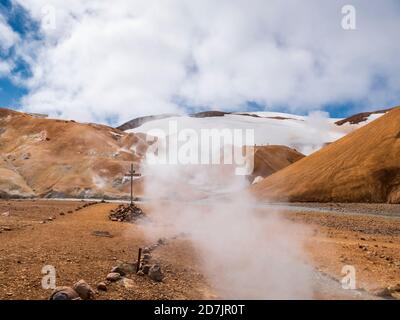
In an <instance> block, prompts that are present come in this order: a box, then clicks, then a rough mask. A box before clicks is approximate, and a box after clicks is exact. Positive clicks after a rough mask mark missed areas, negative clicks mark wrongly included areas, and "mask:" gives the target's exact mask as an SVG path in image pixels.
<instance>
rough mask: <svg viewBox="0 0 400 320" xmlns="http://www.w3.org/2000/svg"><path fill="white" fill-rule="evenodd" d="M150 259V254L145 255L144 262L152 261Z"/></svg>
mask: <svg viewBox="0 0 400 320" xmlns="http://www.w3.org/2000/svg"><path fill="white" fill-rule="evenodd" d="M150 259H151V255H150V254H148V253H146V254H144V255H143V260H145V261H150Z"/></svg>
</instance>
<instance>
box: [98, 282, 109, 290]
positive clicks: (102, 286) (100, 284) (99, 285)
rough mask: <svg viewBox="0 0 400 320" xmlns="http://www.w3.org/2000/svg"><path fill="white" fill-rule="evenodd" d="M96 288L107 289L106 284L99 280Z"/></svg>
mask: <svg viewBox="0 0 400 320" xmlns="http://www.w3.org/2000/svg"><path fill="white" fill-rule="evenodd" d="M97 290H100V291H107V285H106V284H105V283H104V282H99V283H98V284H97Z"/></svg>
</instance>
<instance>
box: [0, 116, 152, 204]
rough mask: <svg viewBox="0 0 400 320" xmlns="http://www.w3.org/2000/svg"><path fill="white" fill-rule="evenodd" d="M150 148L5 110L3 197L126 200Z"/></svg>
mask: <svg viewBox="0 0 400 320" xmlns="http://www.w3.org/2000/svg"><path fill="white" fill-rule="evenodd" d="M146 149H147V144H146V142H145V136H144V135H141V134H137V135H135V134H127V133H125V132H123V131H120V130H116V129H113V128H110V127H107V126H103V125H95V124H82V123H76V122H74V121H64V120H52V119H40V118H36V117H33V116H30V115H27V114H24V113H20V112H15V111H12V110H8V109H0V173H1V175H0V196H2V197H6V196H8V197H30V196H41V197H77V198H85V197H124V196H127V195H128V192H129V183H128V181H126V179H125V178H124V174H125V173H126V172H127V171H128V169H129V167H130V163H132V162H133V163H134V164H135V165H136V167H138V165H139V163H140V161H141V159H142V157H143V154H144V153H145V151H146ZM136 187H137V188H138V190H139V188H140V183H136Z"/></svg>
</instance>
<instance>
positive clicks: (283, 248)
mask: <svg viewBox="0 0 400 320" xmlns="http://www.w3.org/2000/svg"><path fill="white" fill-rule="evenodd" d="M141 170H142V172H143V173H144V176H145V180H144V181H145V184H144V196H145V197H146V198H149V199H152V201H151V204H150V206H151V211H150V214H151V219H152V222H153V225H152V227H149V226H148V225H147V224H146V228H144V230H145V231H147V232H148V236H149V238H154V237H165V236H166V237H168V236H172V235H176V234H180V233H185V234H187V235H188V237H189V239H190V240H191V241H192V243H193V246H194V249H195V252H197V253H198V254H199V255H200V259H199V260H200V261H201V263H202V266H201V267H202V270H204V272H205V275H206V276H207V278H208V280H209V281H210V283H211V285H212V288H213V290H215V293H216V295H217V296H218V297H220V298H226V299H229V298H230V299H309V298H312V294H313V291H312V289H313V288H312V281H311V278H312V272H313V271H312V268H311V267H310V265H309V264H308V263H307V255H306V254H305V251H304V248H303V245H304V241H305V239H306V237H307V235H308V230H307V229H306V228H305V227H303V226H299V225H295V224H293V223H292V222H289V221H288V220H285V219H284V218H282V217H281V216H280V215H279V213H277V212H274V211H273V210H270V211H269V212H268V213H267V214H266V213H265V211H264V212H263V213H261V212H258V211H257V202H256V201H255V200H254V199H253V198H252V197H251V196H250V195H249V194H247V192H246V191H245V190H244V187H245V185H247V184H248V182H247V181H245V179H246V178H245V177H244V176H240V177H237V176H236V177H233V176H232V171H231V172H229V171H228V172H226V173H225V175H224V174H222V175H221V174H220V173H221V168H219V174H216V173H215V172H213V171H212V170H211V169H210V166H205V167H201V166H197V167H196V166H185V165H157V166H154V165H151V166H149V165H146V164H145V165H143V168H142V169H141ZM189 173H191V174H192V175H194V176H197V177H200V176H201V177H202V181H201V183H200V184H198V183H196V181H195V180H191V179H187V177H188V174H189ZM205 185H206V186H208V188H209V190H211V192H208V193H199V186H201V187H202V190H203V191H204V186H205ZM221 185H223V186H224V188H226V189H231V190H236V191H237V190H240V192H238V193H236V194H233V195H226V196H223V197H221V196H219V197H216V196H215V189H216V188H215V186H218V188H221ZM218 188H217V189H218ZM196 197H197V198H196ZM157 198H167V199H169V200H168V201H164V200H162V199H157ZM200 198H203V200H199V201H195V200H198V199H200ZM182 200H183V201H182ZM186 200H189V201H186Z"/></svg>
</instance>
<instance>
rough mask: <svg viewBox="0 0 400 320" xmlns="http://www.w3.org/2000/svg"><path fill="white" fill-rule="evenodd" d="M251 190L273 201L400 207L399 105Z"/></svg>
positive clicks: (262, 197) (258, 195) (260, 196)
mask: <svg viewBox="0 0 400 320" xmlns="http://www.w3.org/2000/svg"><path fill="white" fill-rule="evenodd" d="M251 190H252V192H253V193H254V194H255V195H256V196H257V197H259V198H261V199H265V200H271V201H292V202H294V201H304V202H311V201H313V202H314V201H315V202H378V203H379V202H389V203H400V107H397V108H394V109H393V110H392V111H390V112H388V113H386V114H385V115H384V116H382V117H381V118H379V119H377V120H375V121H373V122H371V123H370V124H368V125H366V126H365V127H362V128H360V129H358V130H356V131H354V132H352V133H350V134H348V135H347V136H345V137H343V138H342V139H340V140H338V141H336V142H334V143H331V144H329V145H328V146H326V147H324V148H323V149H321V150H319V151H317V152H315V153H313V154H311V155H310V156H308V157H306V158H303V159H302V160H300V161H298V162H296V163H294V164H292V165H290V166H288V167H286V168H285V169H283V170H281V171H279V172H277V173H275V174H273V175H271V176H269V177H267V178H266V179H264V180H263V181H261V182H260V183H258V184H257V185H254V186H252V187H251Z"/></svg>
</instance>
